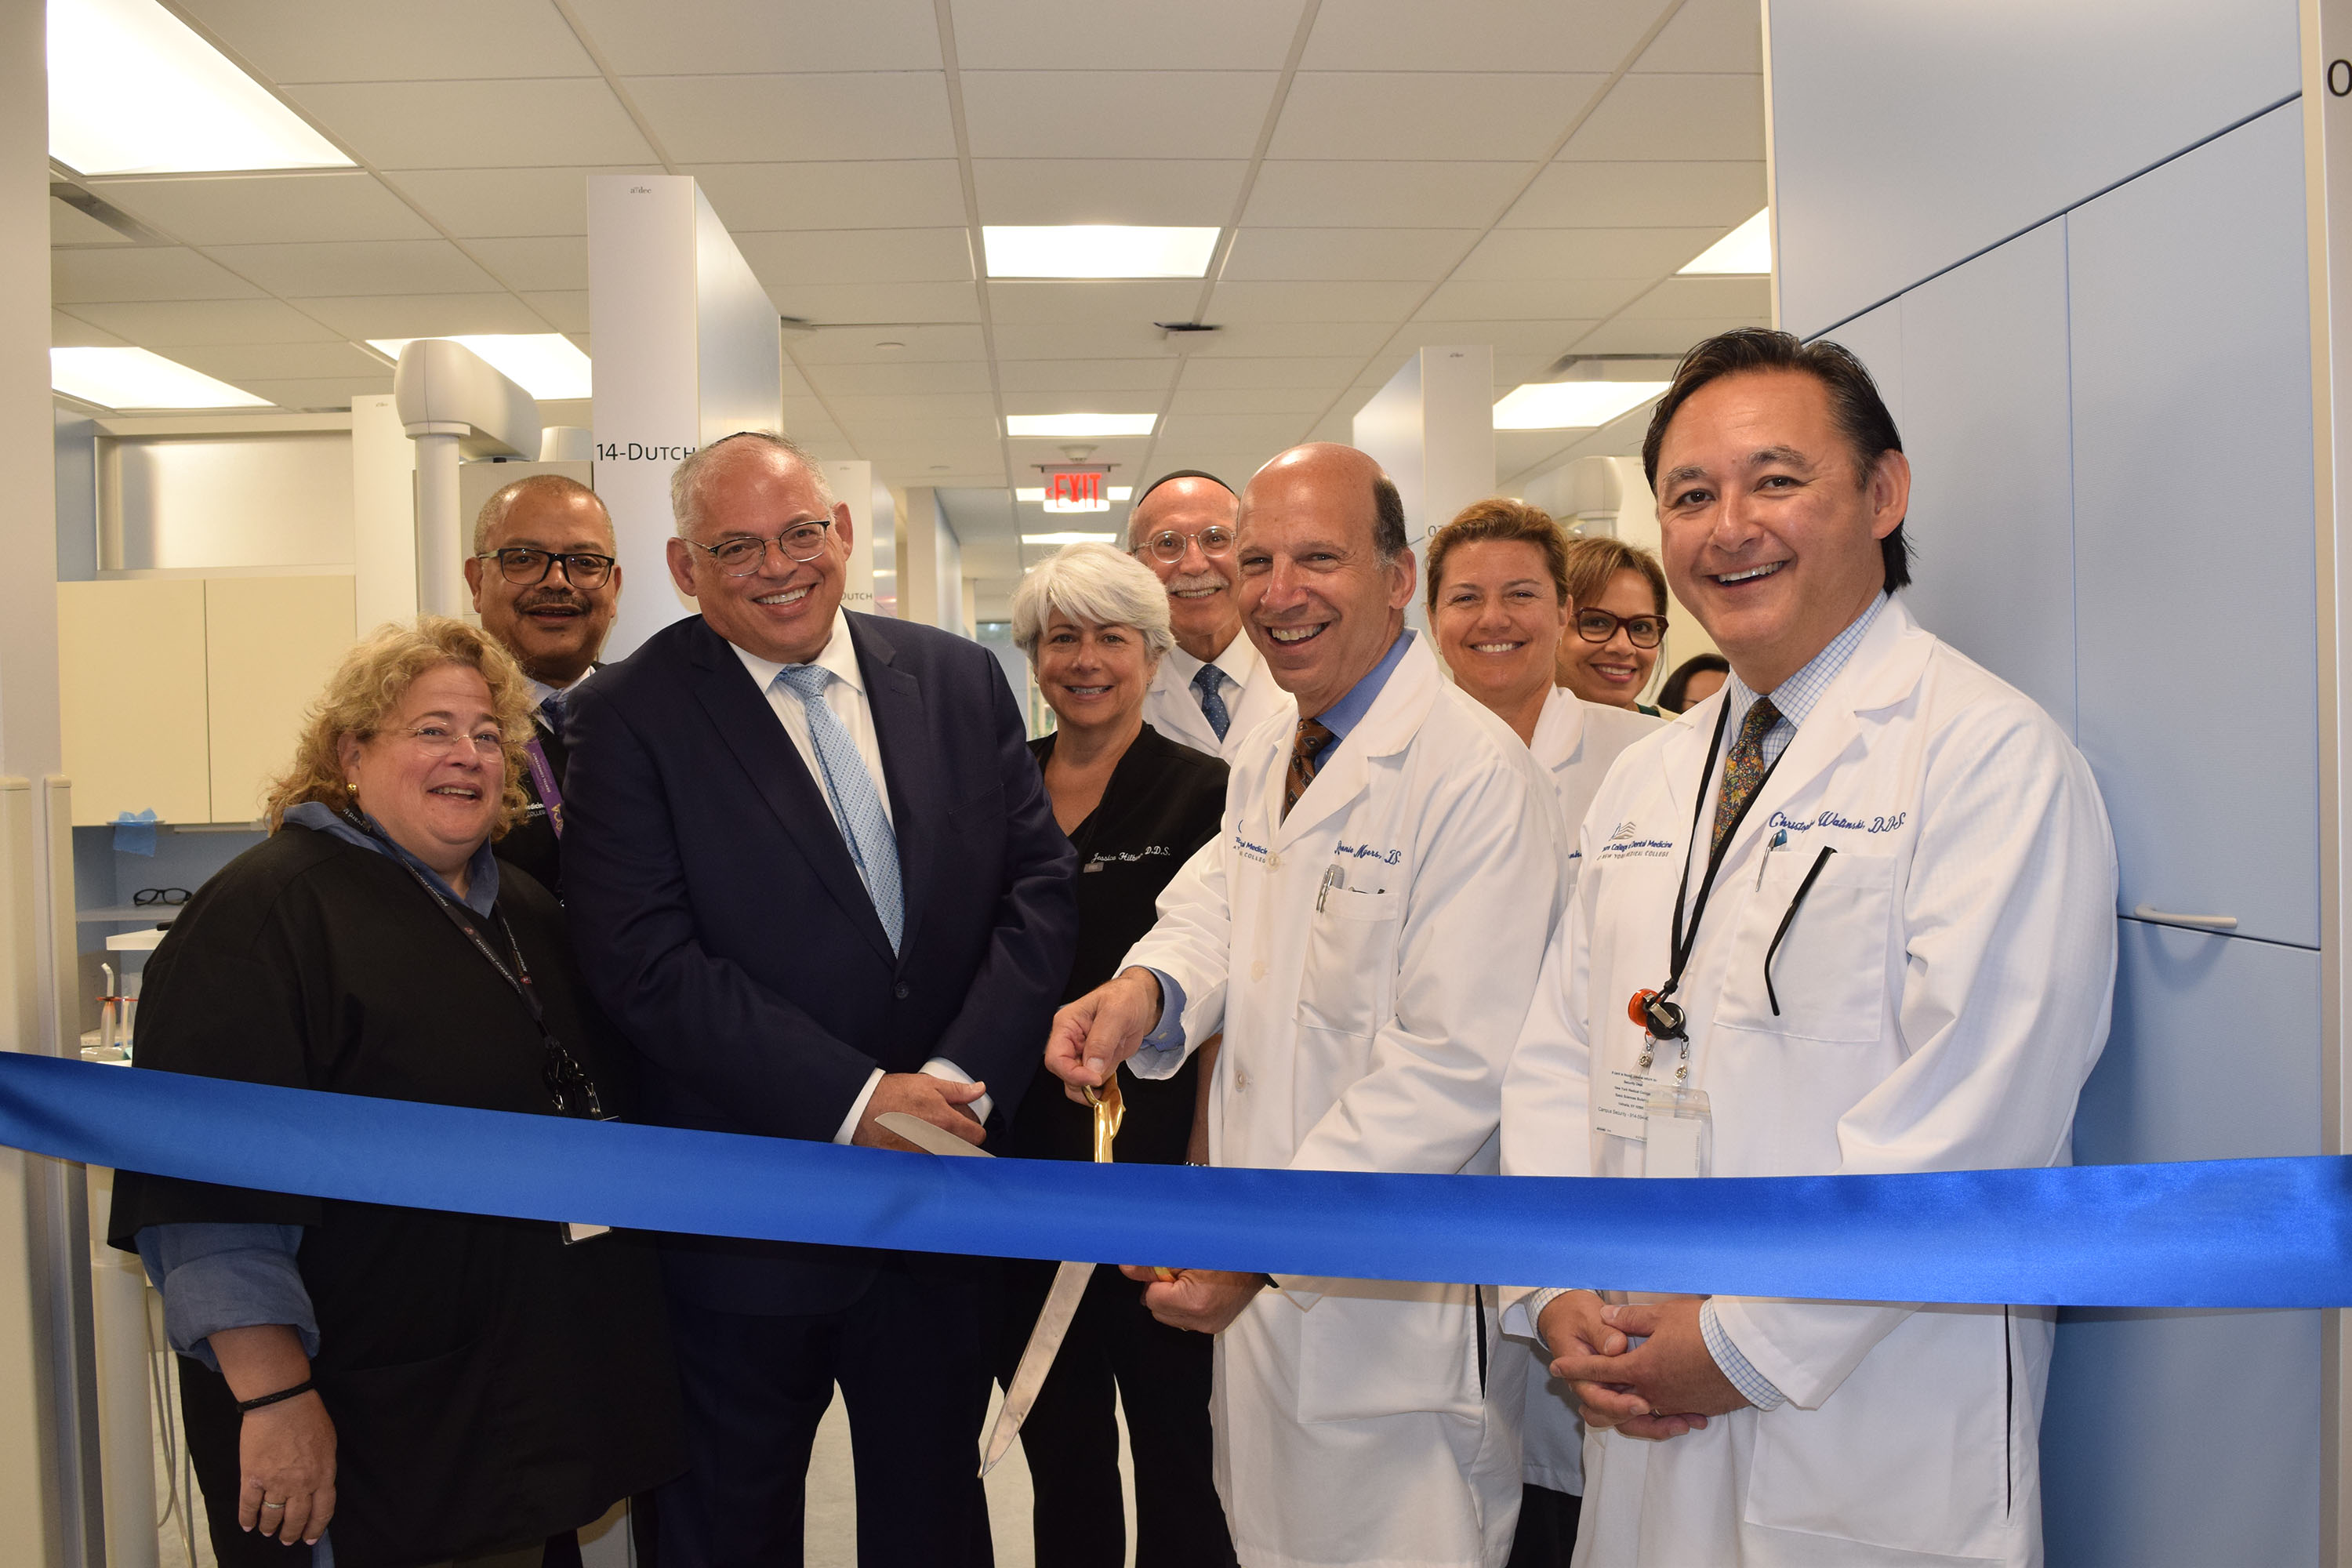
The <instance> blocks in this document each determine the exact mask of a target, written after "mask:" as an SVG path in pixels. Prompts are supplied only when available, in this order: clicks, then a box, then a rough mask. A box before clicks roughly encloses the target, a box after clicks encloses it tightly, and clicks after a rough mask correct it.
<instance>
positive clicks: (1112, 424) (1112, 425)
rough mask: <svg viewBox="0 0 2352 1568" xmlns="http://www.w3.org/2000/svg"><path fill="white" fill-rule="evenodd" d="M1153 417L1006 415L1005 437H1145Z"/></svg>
mask: <svg viewBox="0 0 2352 1568" xmlns="http://www.w3.org/2000/svg"><path fill="white" fill-rule="evenodd" d="M1159 417H1160V416H1158V415H1157V414H1008V415H1006V416H1004V433H1005V434H1006V435H1007V436H1037V437H1044V438H1045V439H1046V440H1049V441H1061V440H1068V439H1073V438H1076V437H1082V436H1097V437H1101V436H1149V435H1150V434H1151V426H1152V425H1153V424H1154V423H1155V422H1156V421H1157V420H1158V419H1159Z"/></svg>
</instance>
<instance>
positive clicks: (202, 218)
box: [90, 171, 436, 246]
mask: <svg viewBox="0 0 2352 1568" xmlns="http://www.w3.org/2000/svg"><path fill="white" fill-rule="evenodd" d="M90 188H91V189H92V190H95V191H97V192H99V193H100V194H101V195H104V196H105V197H106V199H107V200H108V201H110V202H112V203H113V204H114V205H116V206H119V207H121V209H122V210H123V211H125V212H127V213H129V214H131V216H133V217H136V218H139V219H141V220H142V221H143V222H146V223H150V224H152V225H154V226H156V227H157V228H160V229H165V230H168V231H169V232H170V233H172V234H173V236H175V237H178V238H180V239H184V240H186V241H187V242H188V243H189V244H191V245H207V246H209V245H269V244H291V243H296V242H299V241H306V240H351V239H432V238H435V237H436V235H435V234H434V230H433V226H432V225H431V224H429V223H427V222H425V220H424V219H423V218H421V217H419V216H417V215H416V212H415V209H414V208H412V207H411V206H410V205H408V204H407V203H406V202H404V201H402V200H401V199H400V198H399V197H398V196H396V195H393V194H392V192H390V191H388V190H386V189H384V187H383V182H382V181H380V180H378V179H377V178H376V177H375V176H374V175H373V174H367V173H365V172H363V171H362V172H358V173H352V174H273V175H268V176H264V177H262V178H258V179H255V178H236V177H215V178H211V179H196V180H111V181H93V182H92V183H91V186H90Z"/></svg>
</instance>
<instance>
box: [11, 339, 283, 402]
mask: <svg viewBox="0 0 2352 1568" xmlns="http://www.w3.org/2000/svg"><path fill="white" fill-rule="evenodd" d="M49 385H50V386H52V387H53V388H55V389H56V390H58V391H59V392H62V393H64V394H65V395H67V396H68V397H79V398H80V399H81V400H82V401H83V402H84V403H95V404H97V405H99V406H100V407H101V408H268V406H270V403H269V399H268V398H266V397H256V396H254V395H253V394H251V393H249V392H242V391H239V390H238V389H237V388H236V387H234V386H231V385H230V384H228V383H226V382H225V381H215V380H214V379H213V378H212V377H211V376H208V375H206V374H204V373H203V372H202V371H194V370H190V369H189V368H188V367H187V366H186V365H184V364H181V363H177V362H176V361H173V360H168V359H165V358H164V357H163V355H162V354H159V353H150V352H149V351H147V350H145V349H96V348H80V349H51V350H50V351H49Z"/></svg>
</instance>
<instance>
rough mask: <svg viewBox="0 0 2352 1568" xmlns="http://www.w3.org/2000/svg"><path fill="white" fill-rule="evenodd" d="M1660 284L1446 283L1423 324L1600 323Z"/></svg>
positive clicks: (1427, 307)
mask: <svg viewBox="0 0 2352 1568" xmlns="http://www.w3.org/2000/svg"><path fill="white" fill-rule="evenodd" d="M1656 281H1657V278H1656V275H1655V274H1652V275H1651V276H1649V277H1645V278H1613V279H1612V278H1591V279H1556V280H1549V279H1532V278H1528V279H1503V280H1483V279H1482V280H1478V281H1470V280H1465V279H1456V280H1454V281H1453V282H1451V283H1441V284H1439V285H1438V286H1437V292H1436V293H1434V294H1433V295H1432V296H1430V300H1429V303H1428V304H1426V305H1423V307H1422V308H1421V310H1420V311H1419V312H1418V313H1417V315H1416V318H1415V319H1416V320H1419V321H1544V320H1547V319H1551V320H1562V321H1577V320H1580V321H1597V320H1599V319H1600V318H1601V317H1602V316H1606V315H1608V314H1609V313H1610V312H1611V311H1612V310H1616V309H1617V308H1618V307H1620V306H1622V305H1623V304H1624V303H1626V301H1628V300H1632V299H1633V297H1634V296H1635V295H1636V294H1639V293H1641V292H1642V290H1643V289H1647V288H1649V287H1650V285H1651V284H1653V283H1654V282H1656Z"/></svg>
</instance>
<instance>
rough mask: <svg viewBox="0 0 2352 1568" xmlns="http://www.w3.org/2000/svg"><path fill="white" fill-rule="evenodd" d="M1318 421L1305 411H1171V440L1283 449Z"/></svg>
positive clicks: (1186, 443) (1229, 448)
mask: <svg viewBox="0 0 2352 1568" xmlns="http://www.w3.org/2000/svg"><path fill="white" fill-rule="evenodd" d="M1313 423H1314V420H1313V418H1312V416H1309V415H1302V414H1276V415H1267V414H1171V415H1170V416H1168V421H1167V436H1166V438H1167V440H1168V441H1169V442H1170V443H1171V444H1172V445H1180V446H1186V447H1218V448H1221V449H1223V450H1227V451H1246V450H1249V449H1251V448H1254V447H1263V448H1265V450H1267V451H1270V452H1271V451H1279V450H1281V449H1282V448H1283V447H1287V446H1290V445H1291V444H1292V443H1294V442H1296V441H1297V439H1298V437H1300V436H1302V435H1303V434H1305V433H1306V431H1307V427H1308V426H1311V425H1312V424H1313Z"/></svg>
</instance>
